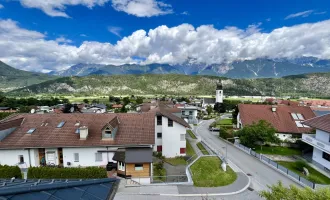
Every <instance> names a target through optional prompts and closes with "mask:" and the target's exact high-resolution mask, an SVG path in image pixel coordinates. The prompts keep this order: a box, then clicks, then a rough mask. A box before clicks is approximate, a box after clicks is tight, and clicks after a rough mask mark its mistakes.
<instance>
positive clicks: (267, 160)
mask: <svg viewBox="0 0 330 200" xmlns="http://www.w3.org/2000/svg"><path fill="white" fill-rule="evenodd" d="M234 145H235V146H236V147H238V148H240V149H241V150H243V151H244V152H246V153H248V154H250V155H251V156H254V157H256V158H258V159H259V160H260V161H261V162H263V163H266V164H267V165H269V166H271V167H273V168H275V169H277V170H278V171H280V172H282V173H283V174H285V175H287V176H288V177H289V178H291V179H293V180H295V181H296V182H299V183H300V184H302V185H304V186H308V187H310V188H312V189H315V186H316V184H315V183H314V182H311V181H309V180H307V179H305V178H304V177H302V176H299V175H298V174H296V173H294V172H293V171H290V170H289V169H287V168H285V167H283V166H282V165H280V164H278V163H277V162H275V161H273V160H271V159H270V158H268V157H266V156H265V155H262V154H259V153H257V152H255V151H253V150H251V148H248V147H246V146H244V145H241V144H238V143H235V144H234Z"/></svg>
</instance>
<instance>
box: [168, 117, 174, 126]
mask: <svg viewBox="0 0 330 200" xmlns="http://www.w3.org/2000/svg"><path fill="white" fill-rule="evenodd" d="M168 127H173V120H171V119H168Z"/></svg>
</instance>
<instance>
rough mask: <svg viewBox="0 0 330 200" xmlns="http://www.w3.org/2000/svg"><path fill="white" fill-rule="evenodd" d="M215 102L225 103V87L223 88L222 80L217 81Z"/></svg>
mask: <svg viewBox="0 0 330 200" xmlns="http://www.w3.org/2000/svg"><path fill="white" fill-rule="evenodd" d="M215 102H216V103H223V89H222V82H221V81H220V82H218V83H217V89H216V93H215Z"/></svg>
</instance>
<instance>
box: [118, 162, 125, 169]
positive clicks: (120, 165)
mask: <svg viewBox="0 0 330 200" xmlns="http://www.w3.org/2000/svg"><path fill="white" fill-rule="evenodd" d="M118 170H120V171H125V163H123V162H118Z"/></svg>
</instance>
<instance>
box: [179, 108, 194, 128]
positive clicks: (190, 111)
mask: <svg viewBox="0 0 330 200" xmlns="http://www.w3.org/2000/svg"><path fill="white" fill-rule="evenodd" d="M178 108H179V109H181V118H183V119H184V120H185V121H186V122H188V123H189V124H197V123H198V120H197V114H198V108H197V107H196V106H189V105H184V106H183V107H178Z"/></svg>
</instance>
